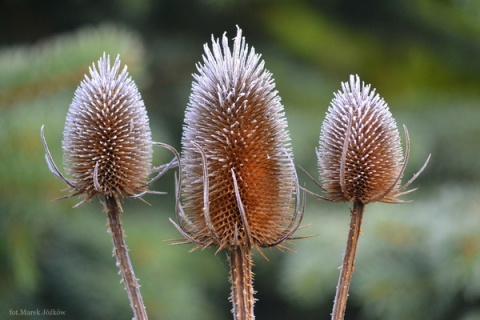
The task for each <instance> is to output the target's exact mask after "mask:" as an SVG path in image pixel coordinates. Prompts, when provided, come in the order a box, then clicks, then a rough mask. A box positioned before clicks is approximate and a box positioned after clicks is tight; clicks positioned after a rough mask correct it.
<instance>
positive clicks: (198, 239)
mask: <svg viewBox="0 0 480 320" xmlns="http://www.w3.org/2000/svg"><path fill="white" fill-rule="evenodd" d="M212 42H213V43H212V49H210V48H209V47H208V46H207V45H205V46H204V49H205V55H204V56H203V64H198V65H197V69H198V74H195V75H194V82H193V85H192V93H191V95H190V101H189V104H188V106H187V110H186V113H185V124H184V132H183V137H182V147H183V150H182V181H183V183H182V189H183V190H182V194H181V197H182V199H183V202H184V209H185V212H186V213H187V214H186V215H185V216H183V219H180V220H181V221H180V225H181V231H182V233H183V234H184V235H185V236H187V238H188V239H190V241H192V242H195V243H197V244H199V245H201V246H209V245H217V246H219V247H220V249H222V248H230V247H235V246H247V247H251V246H260V247H266V246H272V245H276V244H278V243H279V242H281V241H283V240H285V238H287V237H289V236H290V235H291V233H293V229H294V224H295V219H296V210H295V209H294V208H293V206H294V205H293V203H294V202H295V201H296V198H297V197H296V195H297V180H296V173H295V168H294V165H293V161H292V159H293V154H292V151H291V147H290V137H289V133H288V131H287V122H286V119H285V116H284V111H283V106H282V104H281V103H280V98H279V96H278V95H277V92H276V91H274V87H275V85H274V82H273V79H272V76H271V74H270V72H268V71H266V70H265V69H264V62H263V61H261V60H260V55H259V54H256V53H255V51H254V49H253V48H251V49H249V48H248V45H247V44H246V43H245V39H244V38H242V33H241V30H240V29H238V32H237V36H236V37H235V39H234V43H233V50H231V48H230V47H229V44H228V40H227V37H226V36H225V35H224V36H223V37H222V42H221V43H220V41H219V40H218V39H217V40H215V39H213V38H212Z"/></svg>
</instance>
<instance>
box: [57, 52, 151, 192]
mask: <svg viewBox="0 0 480 320" xmlns="http://www.w3.org/2000/svg"><path fill="white" fill-rule="evenodd" d="M97 65H98V69H97V67H96V66H95V64H93V65H92V67H91V68H90V69H89V71H90V78H89V77H88V76H85V79H84V80H83V81H82V82H81V84H80V86H79V87H78V89H77V90H76V92H75V96H74V98H73V102H72V104H71V105H70V108H69V110H68V114H67V120H66V123H65V130H64V133H63V144H62V145H63V151H64V164H65V168H66V170H67V172H68V173H69V174H70V175H71V176H72V180H71V181H70V182H71V185H73V188H74V189H75V194H85V195H86V196H87V198H86V200H88V199H90V198H92V197H94V196H96V195H99V194H101V195H104V196H106V197H115V198H116V197H117V196H118V195H120V196H122V197H123V196H133V195H134V194H135V193H139V192H143V191H145V190H146V179H147V177H148V175H149V174H150V170H151V160H152V142H151V134H150V127H149V123H148V116H147V111H146V109H145V106H144V104H143V101H142V98H141V96H140V93H139V92H138V89H137V86H136V85H135V83H134V82H133V80H132V79H131V78H130V77H129V75H128V72H127V67H126V66H125V67H124V68H123V70H122V71H121V72H119V71H120V59H119V57H117V58H116V59H115V62H114V64H113V66H111V65H110V57H109V56H106V55H105V54H104V55H103V57H102V58H100V60H99V61H98V64H97Z"/></svg>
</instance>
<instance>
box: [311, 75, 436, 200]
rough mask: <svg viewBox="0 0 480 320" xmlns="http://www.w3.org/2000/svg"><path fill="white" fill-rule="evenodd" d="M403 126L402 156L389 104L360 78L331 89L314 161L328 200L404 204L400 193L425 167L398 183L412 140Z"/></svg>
mask: <svg viewBox="0 0 480 320" xmlns="http://www.w3.org/2000/svg"><path fill="white" fill-rule="evenodd" d="M404 129H405V138H406V139H405V140H406V145H407V148H406V155H405V157H404V156H403V152H402V146H401V141H400V135H399V132H398V129H397V125H396V122H395V120H394V118H393V117H392V114H391V113H390V110H389V108H388V106H387V103H386V102H385V101H384V100H383V98H381V97H380V96H379V95H378V94H376V93H375V89H373V90H371V89H370V85H366V84H365V83H363V82H362V83H360V78H359V77H358V76H353V75H352V76H350V82H345V83H342V91H339V92H337V93H335V97H334V99H333V100H332V101H331V104H330V107H329V108H328V111H327V115H326V118H325V121H324V122H323V125H322V129H321V133H320V147H319V148H318V150H317V159H318V166H319V172H320V178H321V180H322V182H323V185H322V187H323V189H324V191H325V192H326V194H327V199H328V200H331V201H359V202H361V203H363V204H367V203H369V202H375V201H379V202H390V203H398V202H402V201H401V200H399V199H398V197H399V196H401V195H404V194H406V193H409V192H412V191H414V190H415V189H413V190H408V191H405V189H406V188H407V187H408V185H410V183H412V182H413V181H414V180H415V179H416V177H418V175H419V174H420V173H421V172H422V171H423V169H424V168H425V167H426V165H427V163H428V160H429V158H430V157H428V159H427V161H426V162H425V164H424V166H423V167H422V168H421V169H420V171H419V172H418V173H416V174H415V175H414V177H413V178H412V179H411V180H410V181H409V182H407V184H406V185H404V186H401V178H402V176H403V173H404V170H405V167H406V164H407V162H408V156H409V152H410V144H409V143H410V140H409V137H408V131H407V128H406V127H405V126H404Z"/></svg>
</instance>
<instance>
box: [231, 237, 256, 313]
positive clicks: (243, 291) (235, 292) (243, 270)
mask: <svg viewBox="0 0 480 320" xmlns="http://www.w3.org/2000/svg"><path fill="white" fill-rule="evenodd" d="M228 256H229V259H230V281H231V282H232V294H231V296H230V300H231V301H232V304H233V309H232V313H233V317H234V319H235V320H253V319H255V316H254V314H253V305H254V303H255V299H254V298H253V294H254V291H253V272H252V253H251V249H250V248H248V247H242V246H237V247H235V248H233V249H232V250H230V251H229V253H228Z"/></svg>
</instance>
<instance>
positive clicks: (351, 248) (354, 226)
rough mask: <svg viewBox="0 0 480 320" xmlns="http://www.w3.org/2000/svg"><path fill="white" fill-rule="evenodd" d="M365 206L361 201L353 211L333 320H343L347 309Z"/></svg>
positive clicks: (354, 204)
mask: <svg viewBox="0 0 480 320" xmlns="http://www.w3.org/2000/svg"><path fill="white" fill-rule="evenodd" d="M364 207H365V205H364V204H363V203H361V202H360V201H358V200H357V201H355V202H354V203H353V209H352V210H351V220H350V231H349V232H348V239H347V248H346V250H345V255H344V256H343V264H342V269H341V271H340V277H339V278H338V284H337V293H336V294H335V301H334V303H333V311H332V320H343V318H344V316H345V309H346V307H347V298H348V291H349V288H350V282H351V280H352V274H353V270H354V266H353V264H354V261H355V253H356V251H357V245H358V237H359V236H360V226H361V224H362V218H363V210H364Z"/></svg>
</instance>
